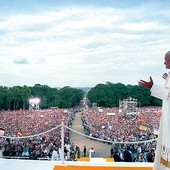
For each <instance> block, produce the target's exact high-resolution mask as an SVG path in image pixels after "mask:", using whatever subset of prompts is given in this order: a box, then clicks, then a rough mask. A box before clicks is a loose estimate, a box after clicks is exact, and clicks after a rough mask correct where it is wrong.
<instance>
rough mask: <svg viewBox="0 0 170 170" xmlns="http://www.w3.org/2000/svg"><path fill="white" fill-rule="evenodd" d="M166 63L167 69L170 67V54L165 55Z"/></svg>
mask: <svg viewBox="0 0 170 170" xmlns="http://www.w3.org/2000/svg"><path fill="white" fill-rule="evenodd" d="M164 64H165V66H166V68H167V69H170V56H165V60H164Z"/></svg>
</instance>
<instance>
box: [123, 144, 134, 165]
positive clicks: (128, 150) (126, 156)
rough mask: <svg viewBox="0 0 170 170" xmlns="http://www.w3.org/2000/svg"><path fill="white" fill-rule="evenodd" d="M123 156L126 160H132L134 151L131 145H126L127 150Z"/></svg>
mask: <svg viewBox="0 0 170 170" xmlns="http://www.w3.org/2000/svg"><path fill="white" fill-rule="evenodd" d="M123 158H124V162H132V153H131V151H130V147H129V146H126V147H125V150H124V152H123Z"/></svg>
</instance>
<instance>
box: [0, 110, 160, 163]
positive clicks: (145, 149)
mask: <svg viewBox="0 0 170 170" xmlns="http://www.w3.org/2000/svg"><path fill="white" fill-rule="evenodd" d="M81 111H82V112H81V113H82V117H81V119H82V127H83V128H84V131H85V133H86V134H87V135H90V136H92V137H95V138H99V139H104V140H108V141H112V142H109V144H110V145H111V146H112V149H111V157H114V159H115V161H127V160H126V159H125V158H126V156H125V153H127V152H130V154H131V161H140V162H151V160H152V161H153V160H154V150H155V148H156V141H154V142H144V143H136V144H128V145H127V144H120V143H119V142H135V141H145V140H151V139H155V138H156V137H157V135H158V134H157V129H158V127H159V120H160V115H161V112H160V108H152V107H147V108H146V107H145V108H139V109H138V111H137V114H130V115H127V114H125V113H123V112H122V111H120V110H119V108H97V107H96V108H85V109H84V110H81ZM75 114H76V110H74V109H59V108H57V109H48V110H34V111H28V110H19V111H0V127H3V128H4V129H5V136H9V137H15V136H30V135H33V136H32V137H29V138H24V139H12V138H11V139H10V138H1V139H0V151H2V152H3V156H15V157H16V156H18V157H27V158H29V159H38V158H49V159H52V160H61V155H62V153H61V133H60V131H61V128H60V127H59V128H56V129H55V130H53V131H50V130H51V129H52V128H55V127H57V126H59V125H60V124H61V120H63V121H64V124H65V125H66V126H68V127H70V126H71V125H72V122H73V120H74V117H75ZM46 131H50V132H48V133H45V134H41V135H38V136H34V135H35V134H39V133H42V132H46ZM64 143H65V147H64V155H65V158H66V159H67V158H68V159H70V155H71V157H72V156H73V157H75V153H78V157H80V148H79V147H78V146H76V145H74V144H73V143H72V141H70V138H69V130H68V129H66V128H65V134H64ZM126 151H127V152H126ZM126 155H127V154H126ZM149 156H150V158H149ZM76 157H77V156H76Z"/></svg>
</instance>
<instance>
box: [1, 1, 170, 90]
mask: <svg viewBox="0 0 170 170" xmlns="http://www.w3.org/2000/svg"><path fill="white" fill-rule="evenodd" d="M169 6H170V1H168V0H141V1H140V0H138V1H137V0H128V1H127V0H83V1H82V0H62V1H61V0H48V1H47V0H36V1H35V0H24V1H23V0H15V1H14V0H0V85H1V86H7V87H12V86H17V85H19V86H23V85H27V86H34V85H35V84H41V85H48V86H50V87H64V86H71V87H94V86H95V85H97V84H99V83H106V82H111V83H122V84H125V85H128V84H131V85H137V84H138V81H139V80H140V79H144V80H149V76H152V78H153V80H154V82H155V83H156V84H163V83H164V80H163V79H162V75H163V73H164V72H168V70H166V69H165V66H164V55H165V53H166V52H167V51H169V50H170V22H169V18H170V10H169Z"/></svg>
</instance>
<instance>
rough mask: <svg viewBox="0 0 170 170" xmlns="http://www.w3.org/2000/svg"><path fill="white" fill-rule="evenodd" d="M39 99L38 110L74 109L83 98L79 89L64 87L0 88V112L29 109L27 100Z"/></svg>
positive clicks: (82, 93) (37, 85)
mask: <svg viewBox="0 0 170 170" xmlns="http://www.w3.org/2000/svg"><path fill="white" fill-rule="evenodd" d="M34 97H38V98H40V100H41V102H40V108H42V109H47V108H50V107H59V108H71V107H75V106H76V105H77V104H79V102H80V101H81V100H82V99H83V97H84V92H83V91H82V90H80V89H76V88H71V87H69V86H65V87H63V88H61V89H57V88H51V87H49V86H47V85H40V84H35V85H34V86H33V87H28V86H25V85H24V86H13V87H6V86H0V110H2V109H3V110H8V109H9V110H19V109H28V108H29V101H28V100H29V99H30V98H34Z"/></svg>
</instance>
